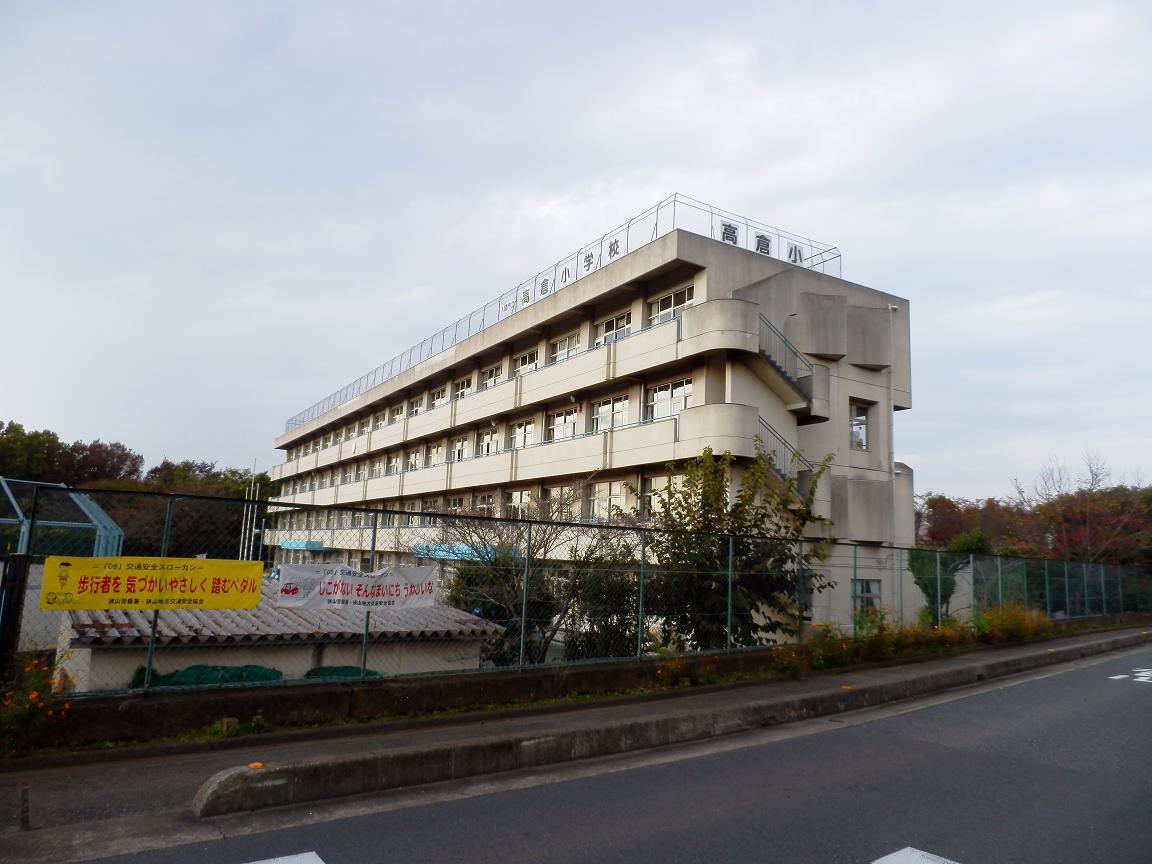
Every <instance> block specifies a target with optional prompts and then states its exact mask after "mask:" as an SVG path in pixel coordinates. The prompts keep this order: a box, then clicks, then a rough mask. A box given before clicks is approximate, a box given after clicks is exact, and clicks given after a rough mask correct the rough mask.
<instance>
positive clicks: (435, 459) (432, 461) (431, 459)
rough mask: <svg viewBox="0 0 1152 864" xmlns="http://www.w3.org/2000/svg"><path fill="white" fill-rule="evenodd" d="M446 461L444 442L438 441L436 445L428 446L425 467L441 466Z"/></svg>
mask: <svg viewBox="0 0 1152 864" xmlns="http://www.w3.org/2000/svg"><path fill="white" fill-rule="evenodd" d="M443 461H444V442H443V441H437V442H436V443H435V444H429V445H428V451H427V452H426V453H425V454H424V464H425V465H439V464H441V463H442V462H443Z"/></svg>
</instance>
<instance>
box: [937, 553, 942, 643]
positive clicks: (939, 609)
mask: <svg viewBox="0 0 1152 864" xmlns="http://www.w3.org/2000/svg"><path fill="white" fill-rule="evenodd" d="M943 612H944V607H943V605H942V604H941V602H940V550H939V549H937V550H936V626H937V627H939V626H940V625H941V624H943V623H944V618H943Z"/></svg>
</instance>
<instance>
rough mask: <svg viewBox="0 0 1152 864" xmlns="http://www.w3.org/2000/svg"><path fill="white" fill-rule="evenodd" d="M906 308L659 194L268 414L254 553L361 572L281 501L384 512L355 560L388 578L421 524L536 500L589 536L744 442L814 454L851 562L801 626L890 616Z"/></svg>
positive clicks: (777, 234) (330, 521) (307, 513)
mask: <svg viewBox="0 0 1152 864" xmlns="http://www.w3.org/2000/svg"><path fill="white" fill-rule="evenodd" d="M908 311H909V310H908V301H907V300H905V299H903V298H900V297H896V296H893V295H891V294H886V293H884V292H881V291H877V290H875V289H872V288H868V287H865V286H863V285H859V284H856V283H853V282H850V281H847V280H845V279H843V278H841V274H840V254H839V251H838V250H837V249H836V248H835V247H833V246H828V245H826V244H822V243H818V242H816V241H812V240H810V239H808V238H804V237H799V236H797V235H793V234H790V233H788V232H786V231H782V230H780V229H777V228H773V227H771V226H768V225H764V224H762V223H758V222H755V221H753V220H748V219H745V218H743V217H739V216H736V215H734V214H730V213H727V212H725V211H722V210H718V209H716V208H714V207H710V206H708V205H705V204H701V203H700V202H697V201H694V200H692V199H688V198H685V197H684V196H680V195H674V196H672V197H671V198H668V199H665V200H664V201H662V202H661V203H660V204H658V205H657V206H656V207H653V208H651V209H649V210H648V211H646V212H645V213H644V214H641V215H640V216H638V217H636V218H634V219H632V220H629V222H628V223H626V224H625V225H622V226H620V227H619V228H617V229H616V230H615V231H612V232H609V233H608V234H605V235H604V236H603V237H601V238H598V239H597V240H595V241H593V242H592V243H591V244H589V245H588V246H585V247H582V248H581V249H579V250H577V251H576V252H574V253H573V254H572V255H570V256H569V257H568V258H566V259H563V260H561V261H559V262H557V263H556V264H554V265H553V266H552V267H550V268H548V269H546V270H544V271H541V272H540V273H538V274H537V275H536V276H534V277H533V278H532V279H530V280H527V281H526V282H525V283H523V284H522V285H520V286H518V287H517V288H516V289H514V290H511V291H508V292H506V293H505V294H504V295H502V296H501V297H499V298H497V299H496V300H494V301H492V302H490V303H488V304H486V305H485V306H483V307H481V308H480V309H478V310H475V311H474V312H472V313H470V314H469V315H466V316H464V317H463V318H461V319H460V320H459V321H457V322H456V323H454V324H452V325H449V326H448V327H447V328H445V329H444V330H442V331H441V332H439V333H437V334H435V335H433V336H431V337H429V338H427V339H425V340H424V341H423V342H421V343H420V344H419V345H416V346H413V347H412V348H410V349H407V350H405V351H404V352H401V354H399V355H397V357H395V358H393V359H392V360H390V361H389V362H387V363H385V364H383V365H382V366H380V367H378V368H377V369H375V370H372V372H369V373H367V374H365V375H363V376H361V378H359V379H357V380H356V381H354V382H352V383H351V384H349V385H347V386H346V387H344V388H342V389H341V390H339V391H337V392H336V393H333V394H331V395H330V396H328V397H326V398H325V399H323V400H321V401H319V402H317V403H316V404H314V405H312V406H310V407H309V408H307V409H305V410H304V411H301V412H300V413H299V414H297V415H295V416H294V417H292V418H290V419H289V420H288V421H287V423H286V424H285V431H284V432H283V434H281V435H280V436H279V437H277V438H276V440H275V446H276V447H277V448H279V449H282V450H284V451H285V461H284V462H283V463H282V464H281V465H279V466H277V467H276V468H274V469H273V472H272V476H273V479H274V480H279V481H280V482H281V494H280V496H279V497H277V498H274V499H273V502H274V503H276V504H278V505H281V506H280V507H279V508H273V509H274V510H279V513H278V514H277V516H276V521H275V523H274V524H273V525H272V526H271V527H270V530H268V531H267V532H266V535H265V542H266V543H267V544H269V545H271V546H273V547H275V548H276V554H275V556H274V557H275V559H276V560H277V562H291V563H307V562H315V561H333V560H337V561H343V562H346V563H349V564H352V565H353V566H358V567H362V568H363V567H366V566H367V564H368V558H369V550H370V546H371V540H370V533H369V531H368V524H367V523H368V521H369V520H368V519H366V518H364V517H363V515H362V514H358V513H351V512H340V511H336V510H333V511H329V512H320V511H315V510H311V509H293V505H314V506H315V505H320V506H331V505H344V506H348V507H368V508H373V509H388V510H395V511H401V512H403V513H404V514H405V515H403V516H399V517H388V516H382V517H381V519H380V520H377V521H378V527H385V528H388V529H390V530H384V531H378V532H376V533H377V539H376V549H377V550H380V554H378V556H377V560H378V561H383V562H390V561H392V562H398V561H405V560H409V559H411V557H412V555H411V551H412V549H413V545H414V544H415V543H419V542H421V541H420V540H419V539H415V535H413V536H409V534H411V533H412V532H410V531H408V530H405V529H407V528H409V527H410V526H414V525H416V524H417V523H418V522H419V521H420V518H421V517H420V515H419V514H421V513H427V512H436V511H467V512H481V513H489V514H492V515H507V516H512V517H515V516H516V515H518V514H519V513H520V512H522V508H523V507H524V506H525V505H526V504H527V503H528V502H530V501H533V500H549V499H553V500H557V501H559V500H563V501H565V502H567V503H566V505H565V508H566V510H567V511H568V512H567V513H566V514H565V515H570V516H572V517H577V518H581V519H593V520H595V519H602V518H606V517H607V516H608V515H609V514H610V513H611V512H613V508H614V507H616V506H620V507H623V508H625V509H628V508H631V507H633V506H639V507H640V508H641V509H643V508H645V507H646V506H647V503H648V499H649V496H651V495H652V494H653V493H655V492H658V491H659V490H660V489H661V488H663V487H665V486H666V485H667V484H668V483H670V482H674V480H673V479H672V478H671V477H670V472H669V470H668V468H667V466H668V464H669V463H671V462H681V461H683V460H686V459H690V458H693V457H695V456H697V455H699V453H700V452H701V451H702V450H703V449H704V448H705V447H711V448H712V449H713V451H714V452H717V453H721V452H724V451H729V452H731V453H732V454H733V455H734V456H735V457H737V459H738V460H739V459H746V458H749V457H751V456H753V455H754V453H755V441H756V439H757V438H759V439H760V440H761V441H763V442H764V444H765V446H766V447H767V448H768V449H769V450H770V451H771V452H772V453H773V455H774V456H775V459H776V464H777V466H779V467H780V468H781V469H782V470H783V471H787V472H791V471H805V470H807V466H806V465H805V463H804V461H803V459H802V458H801V459H796V458H794V456H795V454H797V452H799V453H800V454H802V456H803V457H806V458H807V460H809V461H810V462H812V463H816V462H819V461H820V460H821V459H822V458H824V457H825V456H826V455H827V454H831V455H832V467H831V470H830V472H829V473H828V474H827V475H826V476H825V477H824V479H823V481H822V482H821V483H820V485H819V488H818V490H817V496H816V497H817V505H818V512H819V513H820V515H821V516H823V517H826V518H828V519H830V520H832V522H833V526H834V527H833V528H832V529H831V533H832V534H833V536H835V537H836V538H838V539H839V540H841V541H847V542H849V543H852V544H856V545H858V546H859V547H860V548H859V549H853V554H852V556H851V558H852V561H853V567H852V570H851V572H850V573H848V574H847V578H845V577H844V575H843V574H836V573H834V574H833V578H834V579H835V580H836V581H837V582H838V583H839V587H838V589H837V592H836V594H837V597H830V596H829V597H825V596H823V595H820V596H817V598H815V602H816V604H817V609H816V610H814V615H813V618H814V620H827V619H837V620H840V621H845V620H848V621H850V620H851V615H852V609H853V608H858V607H859V606H861V605H872V604H873V603H878V602H884V603H885V604H886V605H889V606H892V607H894V606H895V605H896V604H897V601H899V605H900V607H901V608H903V607H904V605H905V603H904V600H905V599H906V598H904V597H903V596H901V597H899V598H897V597H895V596H889V593H890V592H895V591H899V590H900V588H899V586H900V585H901V584H906V583H909V582H910V580H908V579H907V578H904V579H900V578H899V577H900V574H899V573H898V572H897V571H896V567H895V565H892V566H890V567H889V566H887V565H885V564H884V562H885V561H888V560H889V556H890V550H888V549H884V548H881V544H884V545H893V544H894V545H904V546H907V545H911V544H912V543H913V539H914V536H913V535H914V525H913V506H912V472H911V470H910V469H909V468H908V467H907V466H905V465H902V464H899V463H895V462H894V460H893V456H892V453H893V440H892V435H893V425H894V424H893V416H894V413H895V412H896V411H899V410H904V409H908V408H911V407H912V394H911V361H910V351H909V315H908ZM589 478H591V479H589ZM629 485H631V486H632V487H634V488H635V489H637V490H639V491H640V492H641V495H642V497H643V499H644V500H641V501H635V500H632V494H631V493H630V492H629V490H628V486H629ZM573 490H579V496H580V499H581V500H579V501H577V502H575V504H574V506H573V505H572V498H573V495H572V492H573ZM575 511H578V512H575ZM409 514H410V515H409ZM838 551H841V550H838ZM837 557H839V558H843V557H844V556H843V555H842V554H841V555H839V556H837ZM861 561H864V562H870V564H871V566H867V565H866V566H864V567H861V566H860V562H861ZM886 567H887V570H886ZM864 572H866V573H868V576H869V578H867V579H858V578H854V577H856V576H857V575H858V574H859V573H864ZM886 572H888V573H889V577H890V578H887V579H886V578H885V573H886ZM873 577H874V578H873ZM885 582H888V583H889V584H885ZM904 590H907V588H905V589H904ZM908 600H909V602H910V603H912V602H914V598H908ZM821 605H824V606H826V607H827V608H823V609H822V608H820V607H821Z"/></svg>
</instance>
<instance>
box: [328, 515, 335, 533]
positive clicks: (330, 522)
mask: <svg viewBox="0 0 1152 864" xmlns="http://www.w3.org/2000/svg"><path fill="white" fill-rule="evenodd" d="M335 527H336V511H335V510H329V511H328V528H329V529H333V528H335Z"/></svg>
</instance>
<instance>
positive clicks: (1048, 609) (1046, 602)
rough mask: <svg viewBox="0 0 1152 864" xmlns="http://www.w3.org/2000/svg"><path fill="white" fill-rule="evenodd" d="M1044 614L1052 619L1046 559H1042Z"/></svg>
mask: <svg viewBox="0 0 1152 864" xmlns="http://www.w3.org/2000/svg"><path fill="white" fill-rule="evenodd" d="M1044 613H1045V614H1046V615H1047V616H1048V617H1049V618H1051V617H1052V595H1051V593H1050V592H1049V591H1048V559H1047V558H1045V559H1044Z"/></svg>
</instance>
